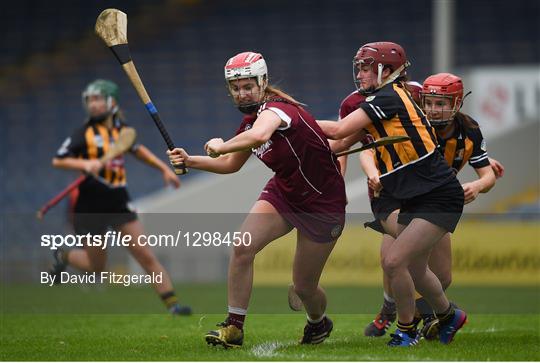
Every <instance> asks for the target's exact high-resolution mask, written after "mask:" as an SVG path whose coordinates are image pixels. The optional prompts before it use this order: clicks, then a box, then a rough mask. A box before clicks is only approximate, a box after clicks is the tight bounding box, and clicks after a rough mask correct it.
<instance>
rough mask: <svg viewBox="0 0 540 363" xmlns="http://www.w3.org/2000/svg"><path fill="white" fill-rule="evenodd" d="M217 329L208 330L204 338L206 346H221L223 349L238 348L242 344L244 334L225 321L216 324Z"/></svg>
mask: <svg viewBox="0 0 540 363" xmlns="http://www.w3.org/2000/svg"><path fill="white" fill-rule="evenodd" d="M217 326H218V327H220V328H219V329H216V330H210V331H209V332H208V333H206V335H205V336H204V338H205V339H206V343H207V344H212V345H213V346H216V345H223V346H224V347H225V348H240V347H241V346H242V344H243V343H244V332H243V331H242V330H240V329H238V328H237V327H236V326H235V325H231V324H229V323H228V322H227V320H225V321H224V322H223V323H219V324H217Z"/></svg>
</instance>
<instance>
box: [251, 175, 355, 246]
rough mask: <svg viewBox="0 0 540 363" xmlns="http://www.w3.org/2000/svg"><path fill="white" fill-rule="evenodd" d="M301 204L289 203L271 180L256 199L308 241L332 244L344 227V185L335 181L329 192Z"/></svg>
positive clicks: (326, 191) (339, 181)
mask: <svg viewBox="0 0 540 363" xmlns="http://www.w3.org/2000/svg"><path fill="white" fill-rule="evenodd" d="M327 189H328V190H325V191H323V194H322V195H316V196H314V197H311V198H309V199H307V200H305V201H302V202H301V203H298V202H296V203H292V202H291V201H290V200H289V199H287V198H286V196H285V195H284V194H283V193H282V192H281V191H280V190H279V188H278V186H277V185H276V183H275V181H274V178H272V179H270V180H269V181H268V183H267V184H266V186H265V187H264V189H263V192H262V193H261V195H260V196H259V200H265V201H267V202H269V203H270V204H272V206H274V208H276V210H277V211H278V213H279V214H280V215H281V216H282V217H283V218H285V220H286V221H287V222H289V223H290V224H291V225H293V226H294V227H295V228H296V229H297V230H298V231H300V232H301V233H303V234H304V235H306V236H307V237H308V238H309V239H311V240H313V241H315V242H320V243H326V242H333V241H335V240H336V239H337V238H338V237H339V236H341V232H342V231H343V227H344V226H345V205H346V203H347V201H346V197H345V184H344V182H343V181H342V180H339V179H338V180H337V181H336V183H335V184H334V185H332V187H331V188H327Z"/></svg>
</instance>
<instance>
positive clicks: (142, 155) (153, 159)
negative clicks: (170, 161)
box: [133, 145, 180, 188]
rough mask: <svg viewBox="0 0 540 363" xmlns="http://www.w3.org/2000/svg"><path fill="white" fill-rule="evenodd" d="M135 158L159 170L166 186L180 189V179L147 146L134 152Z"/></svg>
mask: <svg viewBox="0 0 540 363" xmlns="http://www.w3.org/2000/svg"><path fill="white" fill-rule="evenodd" d="M133 155H135V157H136V158H137V159H138V160H140V161H142V162H143V163H145V164H147V165H149V166H151V167H153V168H155V169H157V170H159V171H160V172H161V174H162V176H163V180H164V181H165V185H169V184H170V185H172V186H173V187H174V188H179V187H180V179H179V178H178V176H177V175H176V174H175V173H173V172H172V170H171V169H170V168H169V167H168V166H167V164H165V163H164V162H163V161H161V159H159V158H158V157H157V156H156V155H155V154H154V153H153V152H151V151H150V150H149V149H148V148H147V147H146V146H144V145H139V146H138V147H137V149H136V150H135V151H134V152H133Z"/></svg>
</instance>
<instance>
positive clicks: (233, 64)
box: [225, 52, 268, 90]
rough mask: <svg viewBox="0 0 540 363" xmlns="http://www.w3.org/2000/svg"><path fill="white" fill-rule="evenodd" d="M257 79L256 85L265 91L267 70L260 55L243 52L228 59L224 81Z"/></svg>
mask: <svg viewBox="0 0 540 363" xmlns="http://www.w3.org/2000/svg"><path fill="white" fill-rule="evenodd" d="M253 77H257V85H258V86H259V87H261V89H263V90H264V89H265V88H266V85H267V84H268V83H267V80H268V68H267V67H266V62H265V61H264V58H263V56H262V54H260V53H255V52H243V53H240V54H237V55H235V56H234V57H232V58H230V59H229V60H228V61H227V63H226V64H225V80H226V81H227V82H228V81H231V80H236V79H242V78H253Z"/></svg>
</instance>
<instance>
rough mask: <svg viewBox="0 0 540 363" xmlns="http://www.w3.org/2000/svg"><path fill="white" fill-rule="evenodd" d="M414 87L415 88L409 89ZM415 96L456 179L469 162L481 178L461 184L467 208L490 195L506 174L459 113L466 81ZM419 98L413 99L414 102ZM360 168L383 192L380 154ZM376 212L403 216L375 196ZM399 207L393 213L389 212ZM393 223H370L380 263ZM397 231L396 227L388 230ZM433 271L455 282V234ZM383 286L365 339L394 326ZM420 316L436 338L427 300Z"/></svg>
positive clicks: (444, 77) (433, 86)
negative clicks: (383, 210) (378, 237)
mask: <svg viewBox="0 0 540 363" xmlns="http://www.w3.org/2000/svg"><path fill="white" fill-rule="evenodd" d="M410 86H414V85H412V84H410ZM415 88H416V92H411V95H413V96H414V95H415V94H418V97H419V98H420V99H416V100H415V101H417V103H419V104H421V106H422V108H423V109H424V111H425V113H426V115H427V118H428V120H429V122H430V124H431V125H432V126H433V127H434V129H435V133H436V135H437V140H438V143H439V151H440V152H441V153H442V155H443V156H444V158H445V160H446V162H447V163H448V165H450V166H451V167H452V168H453V170H454V172H455V173H456V174H457V173H458V172H459V171H460V170H461V169H462V168H463V167H464V166H465V164H466V163H467V162H468V163H469V165H471V166H472V167H473V168H474V170H475V171H476V173H477V174H478V179H477V180H475V181H474V182H469V183H465V184H463V185H462V187H463V189H464V191H465V204H467V203H470V202H472V201H473V200H474V199H476V197H477V196H478V194H479V193H486V192H488V191H489V190H490V189H491V188H492V187H493V186H494V185H495V179H496V177H500V176H502V175H503V173H504V168H503V166H502V164H500V163H499V162H498V161H497V160H494V159H489V158H488V155H487V149H486V143H485V141H484V139H483V136H482V133H481V131H480V129H479V127H478V124H477V123H476V121H474V120H473V119H472V118H471V117H470V116H468V115H466V114H464V113H462V112H460V108H461V106H462V104H463V99H464V96H463V83H462V81H461V79H460V78H459V77H457V76H455V75H452V74H449V73H440V74H436V75H432V76H430V77H428V78H427V79H426V80H425V81H424V85H423V89H422V86H420V87H418V86H416V87H415ZM413 98H414V97H413ZM360 157H361V164H362V168H363V170H364V172H365V173H366V175H367V176H368V183H369V187H370V190H371V191H373V190H376V191H377V192H379V191H380V190H381V184H380V181H379V170H378V169H377V166H376V164H375V153H374V152H373V151H372V150H367V151H365V152H363V153H362V154H361V156H360ZM372 194H373V193H372ZM371 204H372V208H373V210H374V213H376V212H377V211H379V213H380V210H381V208H384V207H383V205H386V206H387V210H386V213H388V212H390V214H393V213H396V214H397V213H398V212H399V210H398V209H397V208H398V206H399V201H392V200H391V199H390V198H388V197H385V198H382V199H381V198H380V197H378V196H374V197H372V198H371ZM393 208H396V209H395V210H393V211H390V209H393ZM393 222H394V220H393V219H390V220H389V219H388V217H387V219H386V222H385V221H384V220H381V219H376V220H375V221H373V222H371V223H368V224H367V225H368V226H370V227H372V228H373V229H375V230H376V231H379V232H381V233H383V240H382V243H381V261H382V260H384V256H385V253H386V251H387V249H388V248H389V247H390V246H391V245H392V243H393V242H394V238H393V237H392V235H391V234H388V233H386V232H385V229H384V228H383V225H385V224H386V225H387V224H388V223H393ZM387 228H390V231H394V230H395V228H396V226H390V227H387ZM429 268H430V269H431V271H433V273H434V274H435V275H436V276H437V277H438V278H439V281H440V282H441V285H442V287H443V289H445V290H446V289H447V288H448V287H449V286H450V283H451V281H452V271H451V268H452V253H451V244H450V233H447V234H445V235H444V237H443V238H442V239H441V240H440V241H439V242H438V243H437V244H436V245H435V246H434V248H433V250H432V252H431V255H430V258H429ZM383 282H384V302H383V305H382V307H381V310H380V312H379V314H377V316H376V317H375V319H374V320H373V321H372V322H371V323H370V324H369V325H368V326H367V327H366V329H365V331H364V334H365V335H366V336H382V335H384V334H385V332H386V330H387V329H388V328H389V327H390V325H391V324H392V322H393V321H394V320H395V317H396V307H395V302H394V299H393V298H392V294H391V292H390V286H389V281H388V276H387V275H386V274H383ZM416 307H417V312H418V315H417V317H416V323H419V322H420V318H422V319H423V320H424V328H423V329H422V335H423V336H424V337H425V338H426V339H433V338H435V337H436V334H437V328H438V324H437V320H436V318H435V316H434V315H433V311H432V309H431V307H430V306H429V304H428V303H427V302H426V301H425V299H424V298H422V297H418V298H417V299H416Z"/></svg>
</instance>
